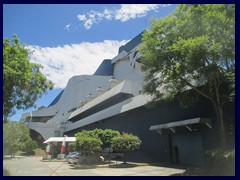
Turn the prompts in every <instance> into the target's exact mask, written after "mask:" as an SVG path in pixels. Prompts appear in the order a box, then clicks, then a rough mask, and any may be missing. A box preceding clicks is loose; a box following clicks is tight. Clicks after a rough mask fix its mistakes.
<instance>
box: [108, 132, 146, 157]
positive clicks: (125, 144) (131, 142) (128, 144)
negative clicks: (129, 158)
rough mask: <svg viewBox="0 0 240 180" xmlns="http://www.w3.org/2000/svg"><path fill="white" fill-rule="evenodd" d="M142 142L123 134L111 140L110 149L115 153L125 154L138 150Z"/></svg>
mask: <svg viewBox="0 0 240 180" xmlns="http://www.w3.org/2000/svg"><path fill="white" fill-rule="evenodd" d="M141 143H142V141H141V140H140V139H139V137H137V136H134V135H132V134H127V133H125V134H123V135H121V136H116V137H114V138H112V148H113V149H114V150H116V151H120V152H127V151H133V150H136V149H139V148H140V145H141Z"/></svg>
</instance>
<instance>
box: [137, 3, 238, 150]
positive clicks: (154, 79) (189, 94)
mask: <svg viewBox="0 0 240 180" xmlns="http://www.w3.org/2000/svg"><path fill="white" fill-rule="evenodd" d="M142 41H143V42H142V45H141V48H140V52H141V53H142V59H141V62H142V64H143V70H144V71H146V79H145V85H144V87H143V92H144V93H146V94H150V95H152V96H153V101H158V100H161V99H165V100H172V99H174V98H177V97H180V98H178V99H180V101H181V104H182V105H188V104H189V102H194V101H196V100H197V98H198V97H199V96H202V97H205V98H206V99H208V100H209V101H210V102H211V103H212V105H213V106H214V109H215V112H216V116H217V120H218V126H219V135H220V144H221V147H222V148H225V147H226V139H225V126H224V118H223V105H224V104H225V103H226V102H228V101H231V100H234V99H235V5H229V4H224V5H221V4H217V5H214V4H204V5H203V4H202V5H179V6H178V7H177V9H176V11H175V12H174V13H173V14H171V15H169V16H167V17H166V18H162V19H159V20H157V19H153V21H152V25H151V27H150V28H149V29H147V30H146V31H145V32H144V33H143V38H142ZM226 87H227V88H226ZM228 87H229V88H228Z"/></svg>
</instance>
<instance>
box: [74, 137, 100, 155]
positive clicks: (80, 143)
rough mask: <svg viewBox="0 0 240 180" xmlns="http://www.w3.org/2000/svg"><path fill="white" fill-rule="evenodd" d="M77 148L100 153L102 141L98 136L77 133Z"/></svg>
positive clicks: (82, 150)
mask: <svg viewBox="0 0 240 180" xmlns="http://www.w3.org/2000/svg"><path fill="white" fill-rule="evenodd" d="M75 136H76V149H77V150H78V151H81V152H87V153H93V154H96V153H100V152H101V151H102V148H101V146H102V141H101V140H100V139H98V138H94V137H90V136H87V135H84V134H81V133H77V134H75Z"/></svg>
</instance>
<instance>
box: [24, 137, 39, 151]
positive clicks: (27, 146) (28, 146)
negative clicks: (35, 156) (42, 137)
mask: <svg viewBox="0 0 240 180" xmlns="http://www.w3.org/2000/svg"><path fill="white" fill-rule="evenodd" d="M37 147H38V144H37V142H36V141H33V140H31V139H28V140H27V141H26V142H25V143H24V144H23V148H22V150H23V151H24V152H26V153H27V154H32V153H34V152H33V150H35V149H36V148H37Z"/></svg>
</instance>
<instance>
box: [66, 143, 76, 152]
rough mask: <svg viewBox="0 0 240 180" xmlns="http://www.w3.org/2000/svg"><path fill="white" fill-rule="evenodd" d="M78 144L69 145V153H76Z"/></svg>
mask: <svg viewBox="0 0 240 180" xmlns="http://www.w3.org/2000/svg"><path fill="white" fill-rule="evenodd" d="M76 150H77V149H76V143H75V142H71V143H68V151H69V152H74V151H76Z"/></svg>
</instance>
